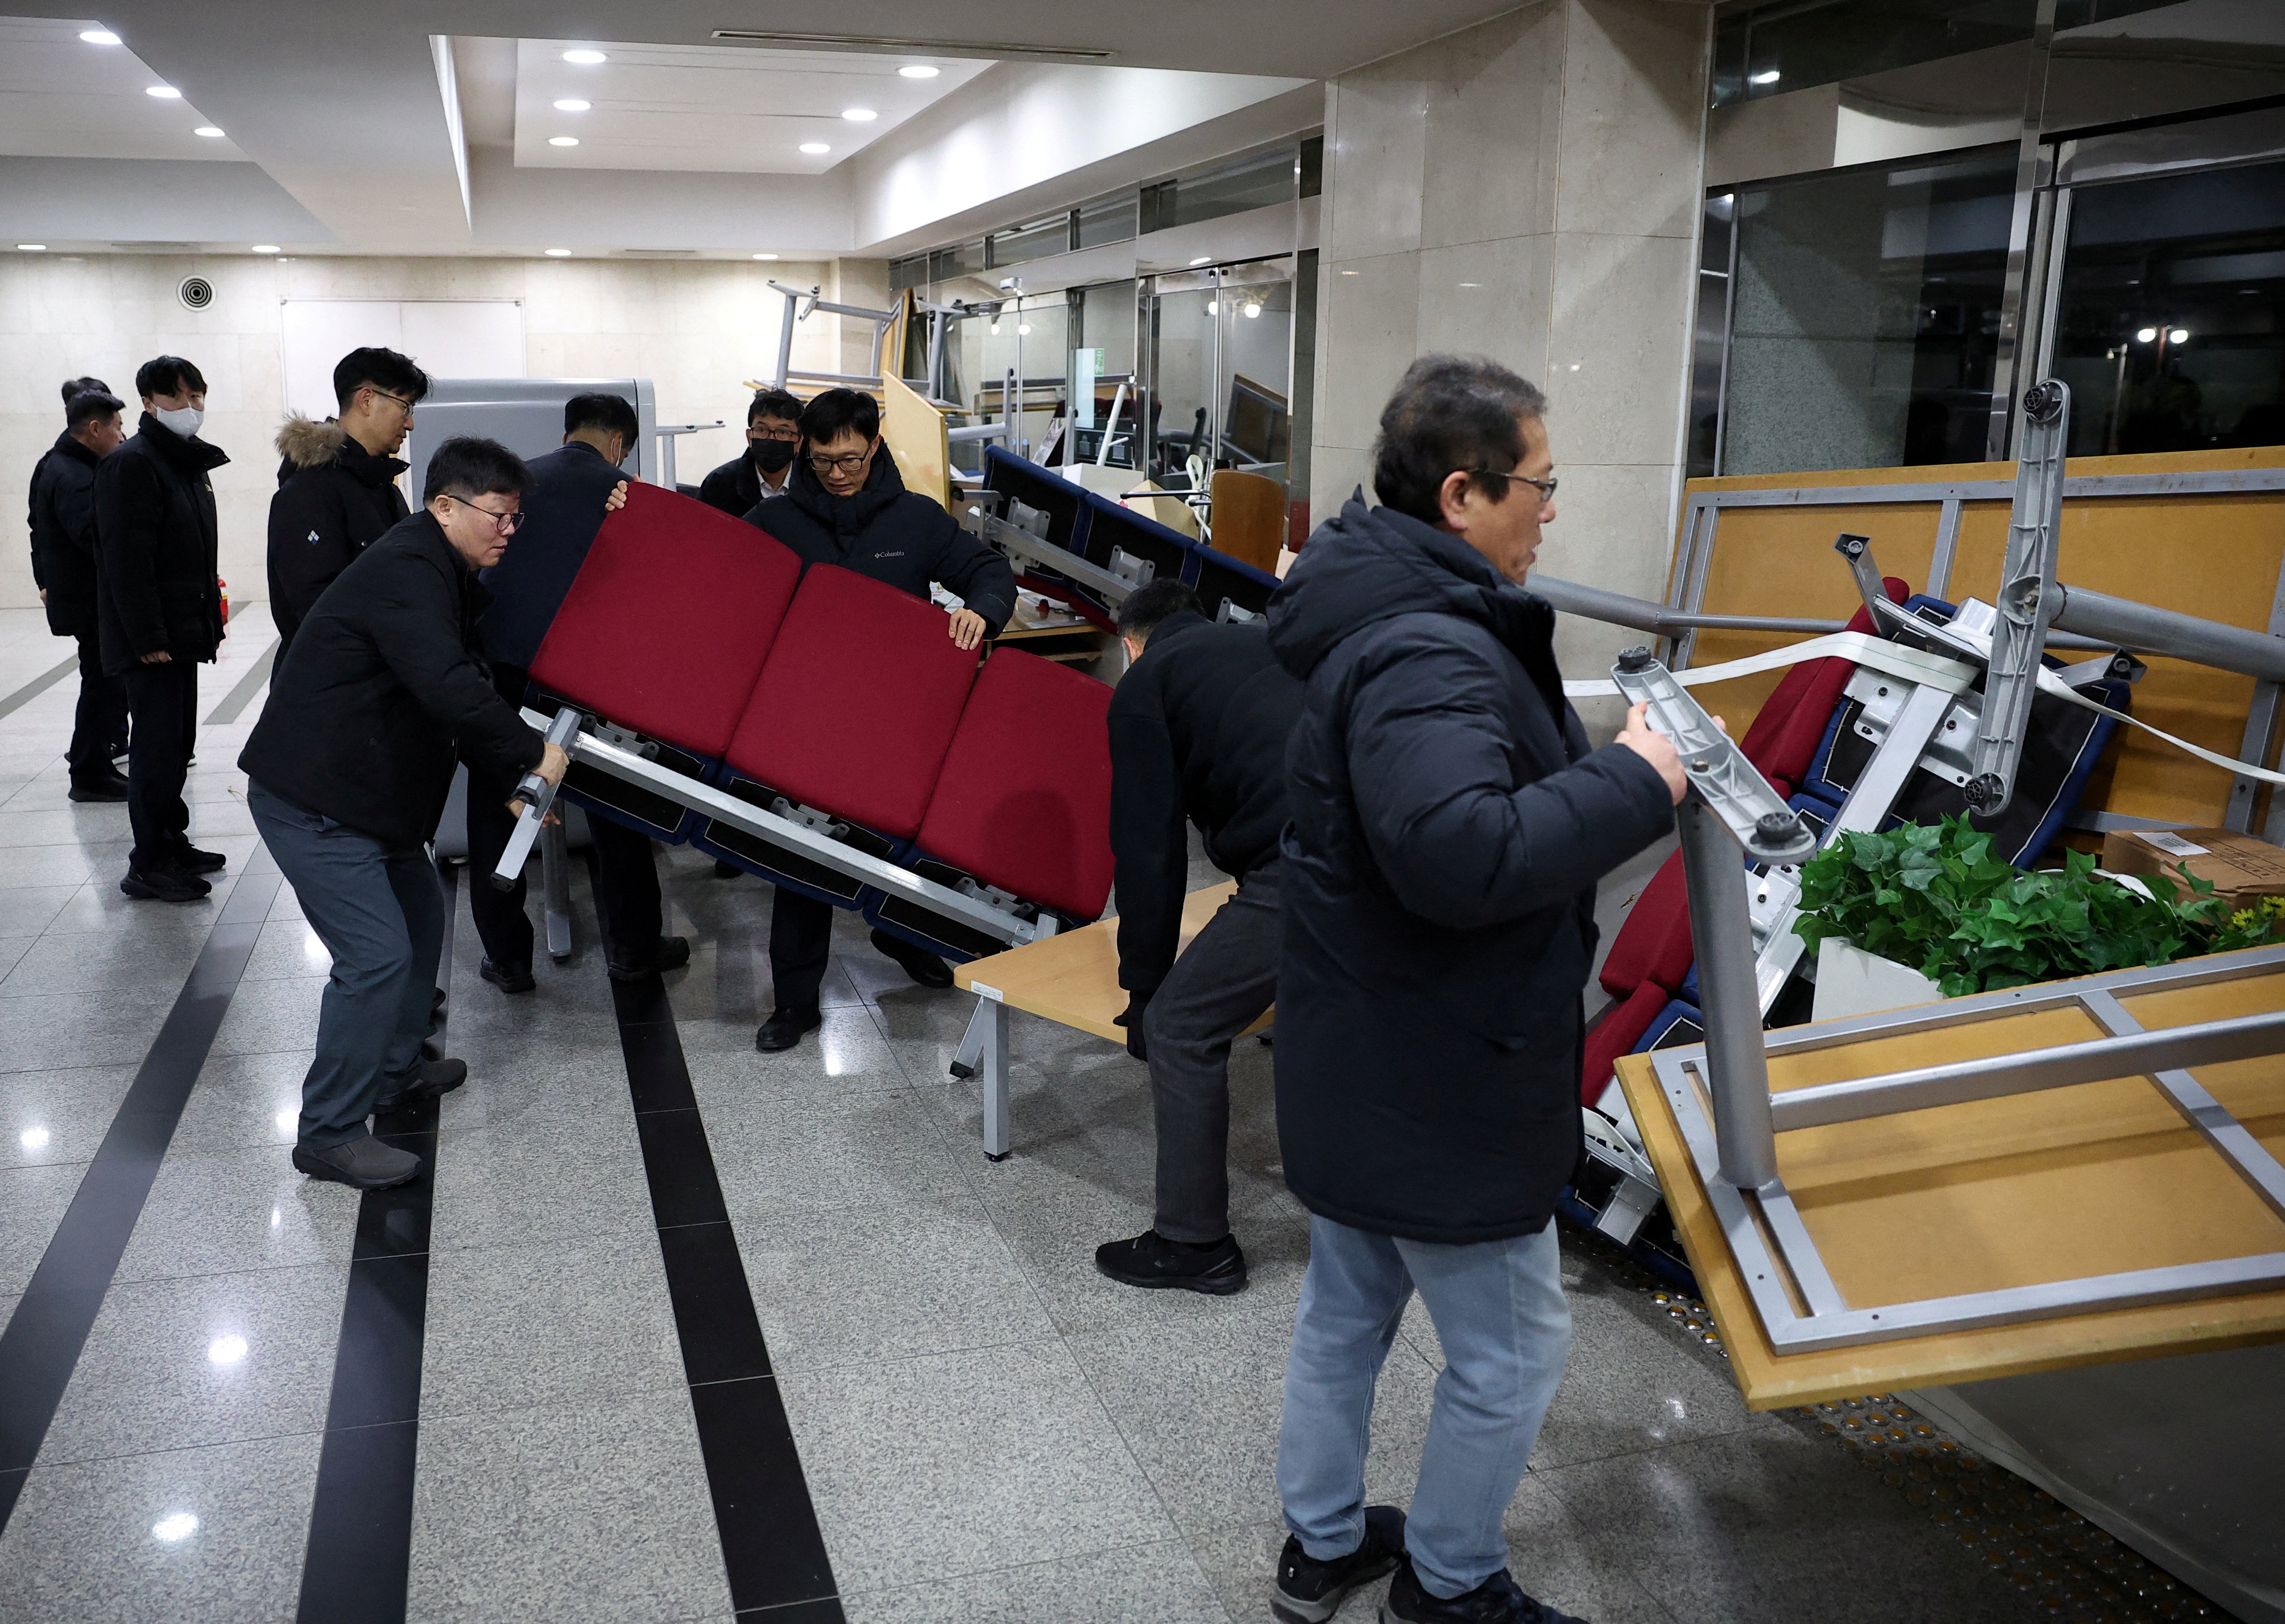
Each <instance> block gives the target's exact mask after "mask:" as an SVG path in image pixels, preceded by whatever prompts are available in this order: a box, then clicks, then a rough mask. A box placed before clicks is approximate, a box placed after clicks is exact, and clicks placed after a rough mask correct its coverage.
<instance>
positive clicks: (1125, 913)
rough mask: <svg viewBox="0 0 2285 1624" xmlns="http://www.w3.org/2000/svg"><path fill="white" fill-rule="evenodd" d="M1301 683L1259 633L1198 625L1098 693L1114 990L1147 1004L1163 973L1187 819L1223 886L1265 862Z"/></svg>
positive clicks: (1167, 637)
mask: <svg viewBox="0 0 2285 1624" xmlns="http://www.w3.org/2000/svg"><path fill="white" fill-rule="evenodd" d="M1300 714H1301V685H1300V683H1299V682H1297V681H1295V680H1294V679H1292V676H1290V675H1288V674H1287V672H1286V671H1285V669H1284V667H1283V666H1281V665H1279V664H1278V663H1277V660H1276V655H1272V654H1271V653H1270V651H1269V639H1268V634H1267V632H1265V631H1264V630H1263V628H1262V627H1260V626H1258V625H1252V626H1234V625H1216V624H1213V623H1212V622H1210V621H1208V620H1206V619H1205V617H1204V616H1199V615H1187V614H1185V615H1170V616H1167V617H1166V619H1165V620H1163V621H1160V622H1159V623H1158V627H1157V628H1156V629H1155V630H1154V631H1153V632H1151V633H1150V641H1149V642H1148V643H1147V644H1146V645H1145V646H1144V647H1143V650H1142V658H1141V659H1139V660H1137V661H1136V662H1135V663H1134V665H1133V666H1132V667H1131V668H1130V669H1129V670H1128V671H1127V674H1126V675H1125V676H1123V677H1121V678H1120V679H1119V686H1118V687H1117V688H1116V689H1114V690H1113V691H1112V693H1111V853H1112V855H1113V856H1114V857H1115V858H1116V859H1117V863H1118V868H1117V874H1118V887H1119V892H1118V894H1119V985H1120V986H1122V987H1125V988H1126V989H1127V991H1128V992H1131V993H1133V994H1134V997H1135V1003H1137V1004H1138V1005H1140V1004H1145V1003H1148V1002H1149V1001H1150V995H1151V994H1152V993H1154V992H1157V991H1158V984H1159V983H1160V982H1161V981H1164V980H1165V979H1166V972H1167V970H1169V969H1172V968H1173V967H1174V950H1175V947H1176V945H1177V944H1178V943H1179V942H1180V940H1181V937H1182V894H1183V890H1184V886H1185V884H1186V883H1187V881H1188V880H1189V878H1190V843H1189V842H1188V841H1187V840H1186V839H1185V838H1184V837H1183V834H1182V821H1183V820H1184V819H1185V818H1188V819H1189V820H1190V821H1191V822H1193V823H1195V824H1197V826H1198V833H1199V834H1200V835H1202V836H1205V846H1206V856H1207V857H1208V858H1209V859H1212V860H1213V865H1214V867H1217V868H1219V869H1221V871H1222V872H1223V873H1224V874H1226V875H1229V876H1230V877H1231V878H1233V879H1240V880H1242V879H1244V878H1245V876H1246V875H1249V874H1251V873H1252V871H1253V870H1254V869H1256V868H1259V867H1261V865H1262V864H1264V863H1267V862H1268V861H1270V860H1271V859H1274V858H1276V855H1277V836H1278V834H1279V832H1280V831H1282V830H1283V829H1284V827H1285V741H1286V736H1287V735H1288V734H1291V733H1292V731H1293V723H1294V721H1295V719H1296V718H1299V717H1300Z"/></svg>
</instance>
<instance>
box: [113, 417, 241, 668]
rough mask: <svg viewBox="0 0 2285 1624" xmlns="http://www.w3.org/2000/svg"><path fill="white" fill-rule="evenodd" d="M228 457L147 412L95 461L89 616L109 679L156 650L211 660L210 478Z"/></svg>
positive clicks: (216, 589) (217, 639) (218, 636)
mask: <svg viewBox="0 0 2285 1624" xmlns="http://www.w3.org/2000/svg"><path fill="white" fill-rule="evenodd" d="M229 460H230V459H229V457H228V456H226V455H225V454H224V452H223V451H222V450H221V448H219V447H217V446H212V445H208V443H206V442H205V441H204V440H200V439H198V438H196V437H195V436H194V437H192V438H191V439H188V440H185V439H184V438H183V437H182V435H178V434H177V433H175V431H174V430H173V429H171V428H168V427H167V426H166V425H165V424H163V423H161V422H160V421H159V420H158V419H157V418H154V417H153V416H152V415H151V414H150V413H149V412H145V413H144V414H143V420H142V422H141V423H140V424H139V425H138V426H137V430H136V433H135V435H134V436H133V437H132V438H131V439H130V440H129V441H128V442H127V443H126V444H124V445H122V446H121V447H120V448H119V449H118V450H117V451H114V452H112V453H111V455H110V456H108V457H106V458H105V459H103V460H102V461H101V462H99V463H98V464H96V467H95V549H96V616H97V620H98V624H100V627H101V630H102V638H103V669H104V671H105V672H106V674H107V675H110V676H117V675H118V674H119V673H120V672H122V671H130V670H132V669H133V668H134V667H135V666H137V665H138V664H140V663H142V659H143V656H144V655H147V654H157V653H158V652H159V651H160V650H161V649H164V650H165V651H166V652H167V653H168V654H169V655H173V656H174V657H175V658H176V659H177V660H211V659H213V658H214V657H215V650H216V648H217V647H220V646H221V643H222V590H221V587H220V585H219V584H217V582H216V576H215V571H216V530H215V498H214V482H213V481H212V480H210V479H209V478H208V475H209V474H211V473H212V472H213V470H215V469H216V468H218V467H222V466H223V464H224V463H226V462H228V461H229Z"/></svg>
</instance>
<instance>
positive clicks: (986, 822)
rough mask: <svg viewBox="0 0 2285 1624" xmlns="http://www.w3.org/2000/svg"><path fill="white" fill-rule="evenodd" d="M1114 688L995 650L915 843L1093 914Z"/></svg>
mask: <svg viewBox="0 0 2285 1624" xmlns="http://www.w3.org/2000/svg"><path fill="white" fill-rule="evenodd" d="M1110 711H1111V690H1110V688H1109V687H1107V686H1104V685H1103V684H1102V683H1100V682H1097V681H1095V679H1094V678H1092V677H1083V676H1081V675H1080V673H1079V672H1077V671H1067V670H1065V669H1064V667H1062V666H1060V665H1057V664H1056V663H1054V662H1053V661H1051V660H1042V659H1040V657H1039V656H1038V655H1028V654H1025V653H1023V652H1022V651H1021V650H1018V649H1013V648H1001V649H997V650H994V651H993V655H992V657H991V658H990V659H988V660H986V661H985V663H984V671H983V674H982V675H981V676H979V677H978V678H977V679H976V691H975V693H973V694H970V696H969V701H968V709H967V710H966V711H965V712H964V713H963V714H962V717H961V718H960V731H959V733H958V734H955V735H954V738H953V741H952V752H951V754H950V755H948V756H946V757H945V763H944V773H943V775H942V776H941V777H940V778H938V781H937V787H936V796H935V798H934V799H932V800H931V801H930V803H929V809H928V819H927V820H926V821H925V822H923V824H922V825H921V832H920V847H921V850H922V851H925V852H927V853H928V854H929V855H930V856H931V857H936V858H941V859H944V860H945V861H946V862H947V863H950V864H952V865H953V866H954V867H957V868H964V869H966V870H967V871H968V872H969V873H970V874H972V875H975V876H976V877H977V878H978V879H979V880H982V881H983V882H984V883H985V884H987V885H996V886H998V887H999V888H1000V889H1001V890H1008V891H1013V892H1014V893H1015V894H1016V895H1017V896H1018V897H1021V898H1024V899H1025V901H1027V902H1037V903H1043V904H1045V905H1046V906H1048V907H1051V908H1054V909H1056V911H1057V912H1058V913H1062V914H1069V915H1070V916H1071V917H1072V918H1074V919H1095V918H1096V917H1098V916H1100V915H1101V914H1102V913H1103V904H1104V903H1105V902H1107V901H1109V900H1110V898H1111V734H1110V728H1109V725H1108V722H1107V720H1106V718H1108V717H1109V715H1110Z"/></svg>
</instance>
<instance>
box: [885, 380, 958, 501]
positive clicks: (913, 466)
mask: <svg viewBox="0 0 2285 1624" xmlns="http://www.w3.org/2000/svg"><path fill="white" fill-rule="evenodd" d="M881 437H882V438H883V439H884V440H886V441H887V442H888V443H889V454H890V455H891V456H892V457H894V458H895V459H897V472H898V473H899V474H901V475H904V478H905V489H906V490H917V491H919V492H920V493H921V495H923V496H924V497H926V498H929V500H930V501H931V502H934V503H935V504H936V505H937V506H938V507H941V508H943V509H944V510H945V511H946V513H950V512H951V511H952V445H951V443H950V442H949V441H947V440H946V438H945V426H944V413H943V412H938V410H937V409H936V408H935V407H934V406H931V405H930V404H928V402H927V401H925V400H923V399H922V398H921V396H920V395H919V393H918V392H917V391H916V390H915V389H913V388H911V387H910V386H908V385H907V384H906V383H905V381H903V380H902V379H899V378H896V377H884V378H883V379H882V380H881Z"/></svg>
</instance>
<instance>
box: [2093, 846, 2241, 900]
mask: <svg viewBox="0 0 2285 1624" xmlns="http://www.w3.org/2000/svg"><path fill="white" fill-rule="evenodd" d="M2102 866H2103V867H2105V868H2108V869H2109V870H2110V871H2111V872H2112V873H2114V874H2163V875H2166V877H2167V878H2168V879H2171V880H2175V881H2176V883H2178V884H2179V883H2180V882H2179V875H2178V872H2177V871H2187V873H2190V874H2193V875H2196V876H2197V877H2198V878H2199V879H2201V880H2209V881H2211V882H2212V883H2213V888H2214V890H2217V891H2218V892H2219V893H2220V894H2221V896H2222V897H2223V898H2225V899H2226V901H2228V902H2229V904H2230V905H2231V906H2233V907H2235V906H2242V904H2244V903H2245V902H2246V901H2248V900H2249V899H2251V898H2258V897H2276V896H2285V847H2280V846H2273V845H2271V844H2270V843H2268V842H2267V841H2265V840H2257V839H2255V838H2254V837H2253V836H2250V835H2241V834H2239V833H2237V831H2236V830H2234V829H2112V830H2111V831H2110V832H2109V833H2108V834H2106V835H2105V836H2103V837H2102Z"/></svg>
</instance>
